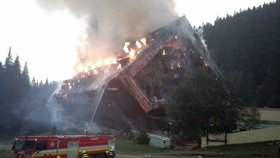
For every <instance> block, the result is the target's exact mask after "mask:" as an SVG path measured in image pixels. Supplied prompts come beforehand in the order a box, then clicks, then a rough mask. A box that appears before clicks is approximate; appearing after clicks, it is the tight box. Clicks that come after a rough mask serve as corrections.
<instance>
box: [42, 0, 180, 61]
mask: <svg viewBox="0 0 280 158" xmlns="http://www.w3.org/2000/svg"><path fill="white" fill-rule="evenodd" d="M37 1H38V3H39V4H40V6H42V7H44V8H45V9H47V10H49V11H55V10H68V11H70V12H71V13H72V14H74V15H75V16H76V17H78V18H81V19H84V20H86V22H87V24H88V26H87V35H86V38H85V40H84V46H83V48H80V49H79V57H80V59H81V62H86V61H89V60H91V61H96V60H98V59H100V58H104V57H108V56H112V55H113V54H114V53H117V52H119V51H120V50H122V49H121V48H122V47H123V44H124V42H125V41H131V40H135V39H138V38H142V37H144V36H145V35H147V34H148V33H149V32H152V31H153V30H155V29H157V28H159V27H161V26H164V25H166V24H167V23H169V22H171V21H172V20H175V19H177V18H178V16H177V14H176V12H175V11H174V7H175V4H174V3H173V1H172V0H82V1H81V0H59V1H57V0H37Z"/></svg>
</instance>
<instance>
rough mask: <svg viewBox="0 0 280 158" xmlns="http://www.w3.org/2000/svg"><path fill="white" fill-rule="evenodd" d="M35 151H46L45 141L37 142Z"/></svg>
mask: <svg viewBox="0 0 280 158" xmlns="http://www.w3.org/2000/svg"><path fill="white" fill-rule="evenodd" d="M36 150H37V151H40V150H47V141H38V142H37V145H36Z"/></svg>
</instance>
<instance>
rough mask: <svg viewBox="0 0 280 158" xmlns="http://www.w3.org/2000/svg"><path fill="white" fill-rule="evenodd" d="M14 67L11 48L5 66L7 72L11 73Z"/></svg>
mask: <svg viewBox="0 0 280 158" xmlns="http://www.w3.org/2000/svg"><path fill="white" fill-rule="evenodd" d="M12 66H13V57H12V52H11V47H10V49H9V53H8V56H7V57H6V60H5V65H4V67H5V71H6V72H11V69H12Z"/></svg>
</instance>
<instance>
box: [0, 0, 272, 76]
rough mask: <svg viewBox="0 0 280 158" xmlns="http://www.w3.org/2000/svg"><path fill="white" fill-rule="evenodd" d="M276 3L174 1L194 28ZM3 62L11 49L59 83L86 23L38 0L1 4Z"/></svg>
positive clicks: (35, 72)
mask: <svg viewBox="0 0 280 158" xmlns="http://www.w3.org/2000/svg"><path fill="white" fill-rule="evenodd" d="M274 1H275V0H234V1H233V0H211V1H209V0H175V3H176V4H177V8H176V10H178V11H179V13H180V14H181V15H183V14H184V15H186V17H187V18H188V20H189V22H190V23H191V25H192V26H200V25H201V24H202V23H203V22H204V23H206V22H210V23H213V22H214V21H215V19H216V18H217V17H224V16H225V15H226V14H229V15H232V14H234V12H238V11H239V10H240V9H242V10H245V9H247V8H248V7H250V8H251V7H253V6H259V5H262V4H263V3H269V2H274ZM0 20H1V21H0V61H2V62H4V61H5V58H6V56H7V54H8V50H9V47H12V54H13V57H14V58H15V56H16V55H19V57H20V61H21V65H22V67H23V65H24V63H25V62H27V64H28V68H29V73H30V77H31V78H32V77H35V78H36V79H38V80H43V81H44V80H45V79H46V78H48V79H49V81H55V80H56V81H60V80H64V79H68V78H71V77H72V76H73V75H74V74H75V71H74V65H75V63H76V61H77V58H78V55H77V48H78V47H81V46H82V45H83V43H82V42H81V41H82V39H83V38H84V36H85V30H86V23H85V22H84V21H83V19H78V18H77V17H75V16H73V15H72V14H71V13H70V12H68V11H67V10H61V11H54V12H49V11H46V10H44V9H42V8H41V7H39V5H38V4H37V2H36V0H24V1H22V0H1V1H0Z"/></svg>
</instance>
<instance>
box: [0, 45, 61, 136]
mask: <svg viewBox="0 0 280 158" xmlns="http://www.w3.org/2000/svg"><path fill="white" fill-rule="evenodd" d="M55 87H56V83H55V82H52V83H49V81H48V79H46V81H45V82H43V81H40V82H38V81H37V80H35V78H33V79H32V81H30V76H29V71H28V66H27V63H25V64H24V66H23V68H22V67H21V62H20V58H19V56H16V57H15V59H13V55H12V51H11V48H10V49H9V52H8V55H7V57H6V59H5V61H4V63H3V62H1V61H0V111H1V115H0V136H8V135H10V136H12V135H15V134H19V133H20V132H27V131H28V130H29V128H30V126H31V125H32V124H33V125H34V123H33V120H29V117H31V116H30V115H29V114H30V113H31V112H32V111H33V110H34V109H36V108H43V107H44V105H45V102H46V100H47V98H48V96H49V95H50V93H51V92H52V91H53V89H54V88H55ZM41 115H43V116H44V114H41ZM39 126H41V125H39Z"/></svg>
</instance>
